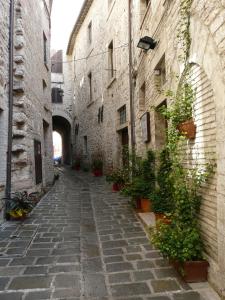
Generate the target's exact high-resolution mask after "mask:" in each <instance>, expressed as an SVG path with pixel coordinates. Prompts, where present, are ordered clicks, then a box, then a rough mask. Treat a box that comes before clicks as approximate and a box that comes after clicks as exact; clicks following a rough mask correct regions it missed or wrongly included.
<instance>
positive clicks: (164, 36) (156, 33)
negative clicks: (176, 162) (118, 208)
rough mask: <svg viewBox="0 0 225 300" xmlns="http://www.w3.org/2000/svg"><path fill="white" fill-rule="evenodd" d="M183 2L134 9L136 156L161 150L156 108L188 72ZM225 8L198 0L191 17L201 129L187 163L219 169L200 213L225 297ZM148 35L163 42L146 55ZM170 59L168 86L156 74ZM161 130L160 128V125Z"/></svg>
mask: <svg viewBox="0 0 225 300" xmlns="http://www.w3.org/2000/svg"><path fill="white" fill-rule="evenodd" d="M179 3H180V1H178V0H177V1H151V5H149V7H148V8H147V9H146V11H145V13H143V11H142V14H138V13H137V12H138V10H139V12H140V9H141V7H140V2H139V1H135V3H134V6H133V10H134V12H135V13H134V14H133V16H134V28H136V29H134V68H135V71H136V72H137V77H136V88H135V108H136V114H135V115H136V140H137V152H138V153H140V154H144V153H145V151H146V149H148V148H155V149H159V148H161V146H162V140H163V139H162V136H160V134H159V130H158V126H159V123H157V122H158V116H157V113H156V112H154V111H153V110H152V109H151V106H158V105H159V104H160V103H162V101H164V100H165V99H166V96H165V93H163V90H165V91H166V90H168V89H172V90H174V91H176V88H177V80H176V75H178V76H180V75H181V73H182V70H183V66H182V63H181V62H180V60H179V54H180V50H179V47H178V43H177V38H176V36H177V28H178V20H179V15H178V13H179ZM224 15H225V9H224V3H223V2H222V1H213V2H211V1H206V0H205V1H194V2H193V5H192V16H191V29H190V30H191V38H192V44H191V55H190V63H191V64H192V80H193V86H194V87H195V88H196V89H197V94H196V101H195V104H194V118H195V123H196V125H197V135H196V139H195V140H194V141H192V142H188V143H187V144H186V146H185V148H186V151H187V163H188V164H190V165H191V164H192V163H193V162H192V161H193V159H197V161H198V163H204V161H205V160H206V159H207V158H216V159H217V169H216V170H215V174H214V176H213V178H212V179H211V180H210V182H209V184H208V185H207V186H205V187H204V188H203V189H202V195H203V198H204V200H203V204H202V209H201V214H200V221H201V227H202V235H203V237H204V241H205V246H206V256H207V259H208V261H209V262H210V269H209V280H210V282H211V283H212V284H213V285H214V286H215V287H216V289H217V290H218V291H219V293H220V294H224V289H225V285H224V283H225V278H224V274H225V273H224V270H225V269H224V268H225V260H224V245H225V238H224V232H225V231H224V228H225V227H224V226H225V222H224V216H225V201H224V199H225V197H224V192H225V186H224V184H223V183H224V170H225V168H224V150H223V149H224V140H225V136H224V112H225V110H224V104H225V103H224V92H225V82H224V78H225V77H224V66H225V64H224V57H225V56H224V38H225V31H224V28H225V19H224ZM144 35H148V36H151V37H153V38H154V39H155V40H156V41H158V45H157V47H156V48H155V49H154V50H153V51H148V52H147V53H143V52H141V51H140V50H139V49H137V48H136V44H137V42H138V39H139V38H140V37H141V36H144ZM163 55H165V68H166V82H165V84H164V85H163V86H162V87H160V85H159V80H158V79H159V78H157V77H158V75H157V73H156V72H155V71H154V70H155V69H157V66H158V64H159V62H160V60H161V59H162V57H163ZM143 82H145V86H146V97H145V106H144V107H143V106H141V105H140V100H141V99H140V94H141V92H140V89H141V86H142V84H143ZM146 111H149V112H150V115H151V136H152V139H151V142H150V143H148V144H145V143H143V142H142V136H141V126H140V116H141V115H142V114H143V113H144V112H146ZM160 129H161V127H160Z"/></svg>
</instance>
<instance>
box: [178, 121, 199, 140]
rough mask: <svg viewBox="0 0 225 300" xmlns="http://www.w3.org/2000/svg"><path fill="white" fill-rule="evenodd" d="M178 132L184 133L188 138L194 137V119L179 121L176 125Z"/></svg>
mask: <svg viewBox="0 0 225 300" xmlns="http://www.w3.org/2000/svg"><path fill="white" fill-rule="evenodd" d="M177 129H178V130H179V132H180V133H181V134H182V135H184V136H185V137H186V138H188V139H194V138H195V135H196V125H195V124H194V120H193V119H190V120H187V121H185V122H182V123H180V124H179V125H178V126H177Z"/></svg>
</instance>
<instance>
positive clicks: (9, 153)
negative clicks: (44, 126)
mask: <svg viewBox="0 0 225 300" xmlns="http://www.w3.org/2000/svg"><path fill="white" fill-rule="evenodd" d="M8 47H9V102H8V109H9V113H8V149H7V172H6V190H5V196H6V199H10V196H11V184H12V176H11V170H12V122H13V56H14V52H13V47H14V0H10V8H9V46H8ZM6 201H7V200H6ZM4 214H5V217H7V202H6V208H5V212H4Z"/></svg>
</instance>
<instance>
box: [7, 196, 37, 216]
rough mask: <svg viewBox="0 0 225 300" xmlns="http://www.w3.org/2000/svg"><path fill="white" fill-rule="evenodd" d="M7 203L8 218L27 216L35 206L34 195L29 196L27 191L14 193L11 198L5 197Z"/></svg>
mask: <svg viewBox="0 0 225 300" xmlns="http://www.w3.org/2000/svg"><path fill="white" fill-rule="evenodd" d="M32 195H33V194H32ZM5 203H6V214H7V216H8V218H9V216H10V217H13V218H18V219H19V218H22V217H25V216H27V214H28V213H29V212H30V211H31V210H32V209H33V207H34V206H35V203H34V197H33V196H32V197H31V196H29V195H28V193H27V192H26V191H24V192H16V193H13V194H12V196H11V198H10V199H5Z"/></svg>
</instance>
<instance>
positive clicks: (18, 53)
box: [0, 0, 53, 191]
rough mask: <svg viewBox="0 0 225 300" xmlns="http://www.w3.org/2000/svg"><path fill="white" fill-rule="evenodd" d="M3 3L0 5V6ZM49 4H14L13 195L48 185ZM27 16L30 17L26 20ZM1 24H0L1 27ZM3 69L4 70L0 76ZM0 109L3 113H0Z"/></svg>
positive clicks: (2, 126) (0, 172) (4, 10)
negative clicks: (19, 191)
mask: <svg viewBox="0 0 225 300" xmlns="http://www.w3.org/2000/svg"><path fill="white" fill-rule="evenodd" d="M3 2H4V4H3ZM8 2H9V1H1V4H0V5H1V20H3V22H1V28H0V34H1V36H0V38H1V61H4V63H3V62H2V63H1V69H0V72H1V77H0V78H1V80H0V86H1V87H0V88H1V100H0V103H1V104H0V106H1V110H3V111H2V112H1V113H0V134H1V136H0V139H1V143H0V144H1V146H0V151H1V157H3V159H2V160H1V163H0V164H1V168H0V176H1V177H0V182H1V185H2V188H1V189H2V191H3V189H4V186H5V172H6V161H5V157H6V153H7V145H6V140H7V134H8V126H10V124H8V122H7V120H8V115H7V103H8V89H9V86H8V67H7V61H8V59H7V55H8V54H7V51H8V49H7V46H8V40H9V3H8ZM51 6H52V1H51V0H48V1H42V0H39V1H35V0H32V1H23V0H21V1H15V13H14V28H13V30H14V66H13V72H14V76H13V94H14V97H13V123H12V126H13V134H12V138H13V142H12V143H13V145H12V191H18V190H29V191H31V190H33V191H34V190H40V189H41V188H42V187H45V186H47V185H48V184H50V183H51V182H52V180H53V166H52V111H51V77H50V75H51V64H50V13H51ZM31 16H32V17H31ZM2 24H3V25H4V26H3V27H2ZM2 70H3V71H2ZM2 108H3V109H2Z"/></svg>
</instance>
